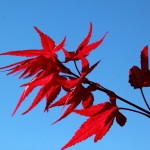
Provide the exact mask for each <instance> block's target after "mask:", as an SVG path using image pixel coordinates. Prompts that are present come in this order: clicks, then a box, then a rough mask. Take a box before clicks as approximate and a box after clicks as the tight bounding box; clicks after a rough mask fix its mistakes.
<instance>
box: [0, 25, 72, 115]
mask: <svg viewBox="0 0 150 150" xmlns="http://www.w3.org/2000/svg"><path fill="white" fill-rule="evenodd" d="M35 30H36V31H37V32H38V34H39V36H40V38H41V43H42V49H41V50H32V49H31V50H17V51H10V52H5V53H1V54H0V55H13V56H25V57H31V58H28V59H26V60H23V61H20V62H17V63H13V64H10V65H8V66H4V67H1V68H0V69H7V68H9V70H8V71H9V73H8V74H12V73H18V72H23V73H22V74H21V75H20V77H19V78H23V77H24V78H27V77H31V76H33V75H35V76H34V77H33V79H32V80H31V82H30V83H28V84H25V85H24V86H26V88H25V90H24V91H23V93H22V96H21V97H20V100H19V102H18V104H17V106H16V108H15V110H14V112H13V115H14V113H15V112H16V110H17V109H18V107H19V106H20V104H21V103H22V102H23V101H24V99H25V98H26V97H27V96H28V95H29V94H30V93H31V92H32V90H33V89H35V88H36V87H37V86H41V89H40V90H39V92H38V94H37V96H36V97H35V99H34V101H33V103H32V104H31V106H30V107H29V109H28V110H27V111H26V112H24V113H27V112H28V111H30V110H31V109H32V108H34V107H35V106H36V105H37V104H38V103H39V102H40V101H41V100H42V99H43V98H44V97H46V100H47V103H46V107H45V110H48V107H49V105H50V104H51V103H52V102H53V100H55V98H56V97H57V95H58V94H59V92H60V90H61V84H60V83H59V82H58V79H61V80H63V79H62V78H64V77H62V76H60V75H59V73H60V72H63V73H70V70H69V69H68V68H66V67H65V66H64V65H63V64H62V63H61V62H60V61H59V60H58V58H57V55H56V52H57V51H59V50H60V49H62V47H63V46H64V42H65V39H66V38H64V39H63V40H62V42H60V44H58V45H57V46H56V45H55V43H54V41H53V40H52V39H51V38H50V37H49V36H47V35H46V34H44V33H42V32H41V31H40V30H39V29H38V28H36V27H35Z"/></svg>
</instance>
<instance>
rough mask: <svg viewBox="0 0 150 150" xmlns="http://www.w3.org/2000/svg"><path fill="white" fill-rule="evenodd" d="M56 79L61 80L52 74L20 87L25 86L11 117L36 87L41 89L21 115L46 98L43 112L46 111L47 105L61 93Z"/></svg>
mask: <svg viewBox="0 0 150 150" xmlns="http://www.w3.org/2000/svg"><path fill="white" fill-rule="evenodd" d="M58 78H63V77H61V76H59V75H57V74H55V73H53V74H51V75H47V76H45V77H43V76H42V78H34V79H33V80H32V81H31V82H29V83H27V84H24V85H22V86H26V88H25V90H24V91H23V93H22V95H21V97H20V100H19V101H18V104H17V105H16V108H15V109H14V112H13V114H12V115H14V114H15V113H16V111H17V109H18V108H19V106H20V105H21V103H22V102H23V101H24V100H25V98H26V97H27V96H28V95H29V94H30V93H31V92H32V91H33V89H35V88H36V87H37V86H41V88H40V90H39V92H38V93H37V95H36V97H35V99H34V100H33V102H32V104H31V105H30V106H29V108H28V109H27V110H26V111H25V112H24V113H23V114H26V113H27V112H29V111H30V110H31V109H33V108H34V107H35V106H36V105H37V104H38V103H39V102H40V101H41V100H42V99H44V97H45V98H46V106H45V111H48V107H49V105H50V104H51V103H52V102H53V101H54V100H55V99H56V97H57V95H58V94H59V93H60V91H61V84H60V83H59V82H58V81H57V79H58Z"/></svg>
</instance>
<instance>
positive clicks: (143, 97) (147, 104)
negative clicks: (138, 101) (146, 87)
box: [140, 88, 150, 110]
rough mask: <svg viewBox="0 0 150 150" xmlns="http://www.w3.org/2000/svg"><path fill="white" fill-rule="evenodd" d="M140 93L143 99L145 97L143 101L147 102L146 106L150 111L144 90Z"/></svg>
mask: <svg viewBox="0 0 150 150" xmlns="http://www.w3.org/2000/svg"><path fill="white" fill-rule="evenodd" d="M140 91H141V94H142V97H143V99H144V102H145V104H146V106H147V108H148V109H149V110H150V106H149V104H148V102H147V100H146V98H145V95H144V92H143V89H142V88H140Z"/></svg>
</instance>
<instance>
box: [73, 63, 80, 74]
mask: <svg viewBox="0 0 150 150" xmlns="http://www.w3.org/2000/svg"><path fill="white" fill-rule="evenodd" d="M73 62H74V65H75V67H76V70H77V72H78V73H79V75H81V73H80V71H79V69H78V66H77V63H76V61H75V60H74V61H73Z"/></svg>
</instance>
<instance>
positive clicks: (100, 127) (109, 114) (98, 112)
mask: <svg viewBox="0 0 150 150" xmlns="http://www.w3.org/2000/svg"><path fill="white" fill-rule="evenodd" d="M74 112H75V113H77V114H80V115H84V116H88V117H89V118H88V119H87V120H86V121H85V122H84V123H83V124H82V125H81V126H80V128H79V129H78V130H77V131H76V133H75V134H74V136H73V137H72V138H71V140H70V141H69V142H68V143H67V144H66V145H65V146H63V147H62V149H61V150H65V149H66V148H68V147H70V146H73V145H75V144H77V143H79V142H82V141H83V140H86V139H87V138H89V137H90V136H92V135H95V137H94V142H97V141H98V140H100V139H102V137H103V136H104V135H105V134H106V133H107V132H108V131H109V129H110V127H111V126H112V124H113V122H114V119H115V117H116V116H118V108H117V106H116V105H114V104H111V103H110V102H104V103H102V104H98V105H93V106H91V107H89V108H87V109H81V110H74ZM123 117H124V116H123ZM123 117H122V116H121V115H120V116H119V117H118V120H119V121H118V122H119V123H120V124H121V125H123V121H122V120H123V119H122V118H123ZM124 124H125V123H124Z"/></svg>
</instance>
